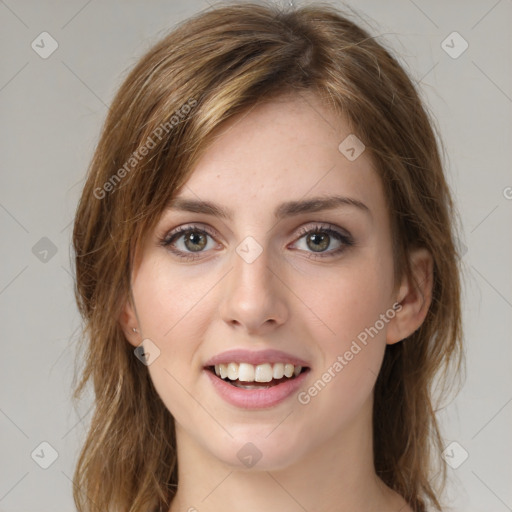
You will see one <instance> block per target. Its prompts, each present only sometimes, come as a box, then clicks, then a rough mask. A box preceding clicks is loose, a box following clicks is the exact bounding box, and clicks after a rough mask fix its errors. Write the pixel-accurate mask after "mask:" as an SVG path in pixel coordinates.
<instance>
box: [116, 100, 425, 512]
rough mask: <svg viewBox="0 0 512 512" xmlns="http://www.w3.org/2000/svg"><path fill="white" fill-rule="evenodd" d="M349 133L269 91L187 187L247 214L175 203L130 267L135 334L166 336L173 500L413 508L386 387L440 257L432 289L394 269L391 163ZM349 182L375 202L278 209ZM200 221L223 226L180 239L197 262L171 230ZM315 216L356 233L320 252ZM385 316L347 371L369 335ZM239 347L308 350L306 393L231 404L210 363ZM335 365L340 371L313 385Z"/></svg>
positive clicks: (184, 193)
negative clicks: (384, 438) (357, 150)
mask: <svg viewBox="0 0 512 512" xmlns="http://www.w3.org/2000/svg"><path fill="white" fill-rule="evenodd" d="M305 99H307V101H305ZM350 133H351V130H350V128H349V126H348V124H347V123H346V122H344V121H343V120H340V119H337V118H335V117H334V115H333V114H332V112H331V111H330V110H329V109H327V108H325V107H324V106H323V105H322V104H321V103H320V102H319V101H318V100H317V99H316V98H315V97H314V96H311V95H310V96H302V97H299V96H292V97H283V98H281V99H279V100H278V101H272V102H267V103H262V104H260V105H258V106H256V107H255V108H254V109H252V110H251V111H250V112H248V113H246V114H244V115H240V116H238V117H236V118H234V119H231V120H230V121H229V122H228V123H227V124H226V125H225V126H223V127H222V129H221V130H220V131H219V134H218V135H219V136H218V138H217V139H216V141H215V142H214V144H213V145H212V146H211V147H210V148H208V150H207V152H206V153H205V155H204V157H203V158H202V159H201V161H200V162H199V163H198V165H197V167H196V168H195V170H194V173H193V174H192V176H191V178H190V179H189V181H188V182H187V183H186V185H185V186H184V187H183V188H182V189H181V190H180V191H179V192H178V194H177V195H178V196H179V197H181V198H187V199H192V200H202V201H211V202H214V203H216V204H218V205H220V206H222V207H223V208H226V209H229V210H232V211H233V218H232V219H226V218H220V217H216V216H213V215H210V214H207V213H192V212H185V211H178V210H168V211H166V212H164V214H163V215H162V217H161V219H160V221H159V223H158V225H157V226H156V228H155V230H154V232H153V233H151V234H150V236H148V239H147V241H146V244H145V246H144V247H143V249H142V253H141V259H140V264H139V265H138V266H137V268H136V269H134V273H133V276H132V288H133V299H134V303H131V301H130V302H129V303H127V304H126V307H125V309H124V312H123V314H122V317H121V318H120V322H121V325H122V326H123V328H124V332H125V334H126V337H127V339H128V340H129V341H130V343H132V344H133V345H134V346H138V345H139V344H140V343H141V341H142V340H143V339H150V340H152V342H153V343H154V344H155V345H156V346H157V347H158V349H159V350H160V355H159V357H158V359H156V360H155V362H154V363H153V364H151V365H150V366H148V370H149V372H150V376H151V378H152V380H153V382H154V384H155V387H156V389H157V391H158V393H159V395H160V397H161V398H162V400H163V402H164V403H165V405H166V407H167V408H168V409H169V411H170V412H171V413H172V414H173V416H174V418H175V420H176V436H177V445H178V462H179V464H178V468H179V485H178V491H177V495H176V497H175V499H174V500H173V502H172V505H171V507H170V511H169V512H186V511H189V512H192V511H193V510H197V511H199V512H209V511H220V510H225V509H226V507H227V506H228V504H229V509H230V510H243V511H244V512H260V511H262V510H267V511H276V512H277V511H279V512H285V511H289V512H301V511H304V510H307V511H311V512H331V511H332V512H334V511H336V512H349V511H350V512H354V511H360V512H399V511H400V512H412V510H411V508H410V507H409V506H408V505H407V504H406V503H405V501H404V500H403V498H402V497H400V496H399V495H398V494H396V493H395V492H393V491H392V490H391V489H389V488H388V487H387V486H385V485H384V484H383V482H382V481H381V480H380V479H379V478H378V477H377V475H376V473H375V468H374V466H373V446H372V404H373V386H374V384H375V380H376V378H377V375H378V372H379V369H380V366H381V364H382V358H383V356H384V350H385V347H386V345H387V344H392V343H399V342H402V340H404V338H406V337H407V336H408V335H409V334H411V333H412V332H414V331H415V330H416V329H417V328H418V327H419V326H420V325H421V323H422V322H423V320H424V318H425V315H426V312H427V310H428V306H429V304H430V300H431V286H432V282H431V275H432V274H431V268H432V258H431V256H430V254H428V253H427V252H426V251H423V250H418V251H416V252H414V253H411V255H410V257H411V261H412V262H413V268H414V271H415V277H416V281H417V282H418V283H420V286H421V288H418V287H417V286H416V285H414V283H413V282H409V281H408V280H407V279H403V280H402V281H401V282H398V283H395V276H394V273H393V255H392V247H391V231H390V219H389V212H388V205H387V204H386V200H385V197H384V194H383V189H382V184H381V182H380V178H379V176H378V174H377V172H376V171H375V170H374V169H373V167H372V162H371V160H370V158H369V155H368V154H367V152H363V153H362V154H361V155H360V156H359V157H358V158H357V159H355V160H354V161H350V160H349V159H347V158H346V157H345V156H344V155H343V154H342V153H341V152H340V151H339V150H338V145H339V144H340V142H341V141H342V140H344V139H345V138H346V137H347V136H348V135H349V134H350ZM335 194H336V195H339V196H345V197H349V198H352V199H355V200H357V201H359V202H361V203H363V204H364V205H365V206H366V208H364V207H357V206H353V205H348V204H345V205H338V206H336V207H335V208H331V209H327V210H321V211H316V212H311V211H310V212H302V213H300V214H297V215H293V216H289V217H286V218H283V219H281V220H276V219H275V218H274V210H275V209H276V208H277V207H278V206H279V205H280V204H281V203H283V202H285V201H292V200H294V201H304V200H307V199H311V198H313V197H327V196H332V195H335ZM190 225H193V227H194V226H197V228H199V229H205V228H208V230H209V234H208V235H207V236H206V237H205V238H203V239H202V241H204V242H205V244H204V248H201V250H198V251H192V250H191V249H190V247H191V244H190V241H188V240H187V241H188V242H189V243H188V245H187V244H186V243H185V236H183V235H181V236H180V235H178V236H179V238H176V239H174V242H173V244H174V245H173V247H174V248H175V249H176V250H178V251H181V252H182V255H185V257H193V258H195V259H193V260H191V261H187V260H186V259H180V257H179V256H178V255H177V254H175V253H173V252H172V251H171V250H170V248H169V247H168V246H167V247H164V246H162V245H161V244H160V240H161V239H164V238H166V237H167V239H169V234H170V233H171V234H172V233H174V231H175V229H176V228H177V227H179V226H183V227H187V228H188V227H190ZM316 226H319V227H320V229H322V228H325V227H330V228H332V229H334V230H337V231H339V232H341V233H342V234H343V235H345V236H346V235H347V234H349V235H350V238H351V239H352V241H353V244H352V245H349V244H346V243H345V242H340V240H338V239H337V238H336V237H335V236H334V235H332V234H331V235H329V234H327V235H326V234H325V232H322V234H323V235H324V238H323V240H324V241H327V242H329V243H328V244H327V243H326V244H325V246H322V248H325V250H324V249H322V251H317V250H316V248H315V245H314V244H313V243H311V242H312V238H311V235H307V234H304V233H305V230H304V228H306V230H310V229H313V228H315V227H316ZM197 228H196V229H197ZM248 236H250V237H252V238H253V239H254V240H255V241H256V242H257V244H258V245H259V247H260V248H261V254H260V255H259V256H258V257H257V258H256V259H255V260H254V261H252V262H251V263H248V262H247V261H246V260H244V259H243V258H242V257H241V256H240V255H239V253H237V251H236V249H237V247H238V246H239V245H240V244H241V243H242V241H244V240H245V239H246V237H248ZM199 239H200V238H198V235H197V232H196V238H195V243H196V244H197V240H199ZM317 240H318V238H317V239H315V241H317ZM345 240H346V238H345ZM206 242H207V243H206ZM194 247H196V246H194ZM340 247H341V248H342V249H341V250H340V251H338V252H335V251H336V250H337V249H339V248H340ZM191 255H192V256H191ZM394 304H395V305H396V304H399V308H398V309H393V305H394ZM381 315H384V317H385V321H381V322H380V323H379V324H377V323H376V322H377V321H378V320H379V318H381V319H382V318H383V317H382V316H381ZM380 324H383V326H382V328H379V329H378V333H377V334H376V335H374V336H373V337H371V338H368V342H367V344H365V345H364V346H363V345H362V344H361V343H359V345H361V346H360V351H358V352H357V353H356V354H355V355H353V357H350V356H348V357H347V358H345V359H344V361H345V362H346V364H344V365H342V366H343V368H342V370H340V371H335V370H334V369H333V368H334V363H335V362H336V361H337V358H338V356H340V355H342V356H343V355H344V354H346V353H347V351H349V352H350V351H351V347H353V345H352V343H353V341H354V340H357V339H358V338H357V336H358V335H359V334H360V333H361V332H364V330H365V328H368V327H370V326H375V325H379V327H380ZM133 327H137V329H138V331H139V332H138V333H134V332H133V331H132V328H133ZM404 342H406V341H404ZM233 348H243V349H248V350H252V351H259V350H264V349H268V348H272V349H277V350H281V351H284V352H287V353H288V354H292V355H294V356H296V357H299V358H301V359H303V360H305V361H307V362H308V366H309V368H310V372H309V374H308V375H307V378H306V380H305V381H304V384H303V386H302V388H301V390H300V391H302V392H303V395H301V396H302V398H303V400H302V401H301V400H299V396H298V394H297V393H295V394H294V395H293V396H290V397H289V398H287V399H286V400H284V401H282V402H280V403H279V404H277V405H275V406H272V407H268V408H263V409H258V410H247V409H242V408H239V407H236V406H234V405H232V404H229V403H227V402H226V401H225V400H224V399H223V398H222V397H221V396H219V394H218V393H217V391H216V390H215V389H214V387H213V386H212V384H211V379H210V378H208V377H207V375H206V374H205V372H206V370H205V369H204V365H205V362H206V361H207V360H208V359H209V358H211V357H213V356H215V355H216V354H219V353H221V352H224V351H226V350H228V349H233ZM353 352H355V350H353ZM343 357H344V356H343ZM349 358H350V359H349ZM329 368H330V369H331V370H330V371H331V377H332V378H331V379H330V380H329V382H328V384H326V385H325V387H323V388H322V389H321V391H319V392H317V393H316V394H313V395H312V394H311V393H309V392H308V390H309V389H310V388H311V386H313V384H314V383H315V382H316V381H318V380H319V379H322V375H323V374H324V373H325V372H327V371H328V370H329ZM338 368H339V366H338ZM308 397H309V401H308ZM392 434H393V433H392V432H390V436H391V435H392ZM248 443H251V446H254V447H256V450H257V451H256V450H255V451H254V455H255V457H256V454H259V455H258V457H259V459H258V461H257V463H255V464H254V465H253V466H251V467H248V466H247V464H246V463H244V461H243V460H241V458H240V457H239V456H238V454H239V451H240V450H241V448H243V447H244V446H247V445H248ZM251 449H252V448H251Z"/></svg>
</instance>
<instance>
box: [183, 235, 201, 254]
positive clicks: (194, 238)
mask: <svg viewBox="0 0 512 512" xmlns="http://www.w3.org/2000/svg"><path fill="white" fill-rule="evenodd" d="M188 242H191V243H192V244H194V245H195V244H200V247H199V248H198V247H194V245H192V246H190V245H189V243H188ZM201 242H202V244H201ZM185 245H186V246H187V248H188V249H189V250H191V251H195V252H197V251H200V250H201V249H203V248H204V247H205V245H206V244H205V236H204V235H203V234H202V233H190V234H189V235H188V237H187V238H186V242H185Z"/></svg>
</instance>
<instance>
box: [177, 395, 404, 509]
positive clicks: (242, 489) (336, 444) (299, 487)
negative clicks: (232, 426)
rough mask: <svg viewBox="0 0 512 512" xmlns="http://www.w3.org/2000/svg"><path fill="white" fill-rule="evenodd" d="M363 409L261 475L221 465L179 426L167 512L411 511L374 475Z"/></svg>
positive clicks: (367, 413) (368, 415)
mask: <svg viewBox="0 0 512 512" xmlns="http://www.w3.org/2000/svg"><path fill="white" fill-rule="evenodd" d="M363 409H364V410H362V411H361V414H360V416H359V418H358V419H357V420H356V421H355V422H354V423H353V424H352V425H350V426H348V427H347V428H346V429H345V430H343V431H342V432H339V433H337V434H336V435H335V436H334V437H331V438H325V439H324V440H323V442H322V444H321V445H319V446H317V447H315V448H314V449H312V450H310V451H309V452H306V453H305V454H304V455H303V456H302V457H300V458H299V459H297V460H295V461H294V462H293V463H291V464H287V465H286V466H285V467H280V468H268V469H259V470H258V464H256V465H255V466H254V467H252V468H251V469H247V468H244V469H240V467H234V466H231V465H228V464H225V463H224V462H223V461H220V460H219V459H218V458H216V457H214V456H212V454H210V453H209V452H207V451H205V450H204V449H203V448H202V447H201V446H199V445H198V444H197V443H196V442H195V441H194V439H192V438H191V437H190V436H189V435H188V434H187V432H186V431H184V430H183V429H181V428H180V427H179V426H178V425H177V426H176V439H177V445H178V461H179V464H178V473H179V485H178V492H177V494H176V496H175V498H174V500H173V502H172V505H171V508H170V511H169V512H219V511H225V510H226V509H229V510H244V512H261V510H267V511H269V512H274V511H275V512H278V511H279V512H287V511H290V512H292V511H303V510H307V511H310V510H311V511H313V510H314V511H315V512H334V511H336V512H349V511H350V512H354V510H357V511H359V512H370V511H372V512H373V511H379V512H386V511H388V510H390V511H391V510H398V509H400V507H403V508H402V509H401V510H402V511H403V512H406V511H409V510H410V509H409V508H408V507H407V505H406V504H405V502H404V501H403V500H402V499H401V498H400V497H399V496H398V495H397V494H396V493H394V492H393V491H391V490H390V489H389V488H388V487H387V486H385V485H384V483H383V482H382V481H381V480H380V479H379V478H378V477H377V475H376V473H375V470H374V464H373V443H372V427H371V425H372V422H371V402H370V403H369V405H365V406H364V408H363Z"/></svg>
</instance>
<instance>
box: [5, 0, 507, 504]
mask: <svg viewBox="0 0 512 512" xmlns="http://www.w3.org/2000/svg"><path fill="white" fill-rule="evenodd" d="M213 3H214V2H213V0H211V4H213ZM332 3H334V4H335V5H340V6H342V4H341V3H337V2H332ZM209 4H210V2H207V1H204V0H195V1H189V2H186V3H185V2H178V1H171V0H166V1H162V0H160V1H153V2H148V3H143V2H142V1H141V0H137V1H135V0H132V1H125V2H121V1H103V2H100V1H98V0H92V1H89V2H87V1H83V0H80V1H67V2H64V1H61V2H57V1H48V0H46V1H38V2H36V1H21V0H17V1H15V0H8V1H5V2H4V1H0V38H1V68H0V109H1V110H0V111H1V124H0V126H1V128H0V129H1V133H0V140H2V153H1V184H0V185H1V186H0V225H1V230H2V244H1V266H0V308H1V309H0V310H1V332H2V342H1V343H2V358H1V373H0V375H1V377H0V378H1V385H0V430H1V441H0V450H1V451H0V461H1V469H0V512H1V511H3V512H7V511H9V512H17V511H24V512H26V511H46V510H48V511H49V510H52V511H54V512H57V511H65V510H74V505H73V502H72V498H71V489H72V485H71V481H70V479H71V477H72V474H73V469H74V464H75V462H76V457H77V454H78V450H79V447H80V444H81V442H82V441H83V439H84V435H85V431H86V428H87V426H88V421H89V419H90V416H91V415H90V404H91V401H90V395H89V397H88V398H86V399H85V400H84V402H83V404H82V405H81V406H80V408H79V410H75V409H74V408H73V406H72V404H71V401H70V394H71V385H72V378H73V365H74V354H75V348H76V336H77V329H78V327H79V326H80V318H79V316H78V313H77V311H76V309H75V305H74V297H73V284H72V273H71V272H72V271H71V268H72V266H71V264H70V237H71V229H72V219H73V215H74V211H75V207H76V203H77V199H78V197H79V194H80V189H81V186H82V184H83V179H84V176H85V172H86V168H87V165H88V163H89V160H90V158H91V156H92V152H93V149H94V147H95V144H96V142H97V139H98V137H99V130H100V127H101V124H102V121H103V119H104V117H105V115H106V112H107V105H108V104H109V103H110V101H111V100H112V97H113V94H114V93H115V91H116V89H117V87H118V86H119V85H120V84H121V81H122V77H123V76H124V75H123V74H124V73H125V71H126V70H127V69H129V68H130V67H131V66H132V65H133V64H134V63H135V62H136V60H137V58H138V57H139V56H140V55H141V54H142V53H143V52H144V51H145V50H146V49H147V48H149V47H150V46H151V45H152V44H153V43H155V42H156V41H157V40H158V39H159V38H160V37H162V36H163V35H164V34H165V33H166V32H167V31H168V30H170V29H171V28H172V27H173V26H174V25H175V24H176V23H177V22H178V21H181V20H182V19H184V18H186V17H188V16H189V15H191V14H193V13H196V12H198V11H200V10H203V9H206V8H208V7H209ZM348 5H349V6H350V7H353V8H355V9H357V11H358V12H359V13H360V14H361V15H363V16H364V17H365V18H366V19H367V20H368V22H369V23H370V25H371V28H370V29H371V30H372V32H373V33H374V34H375V33H379V34H382V35H383V37H384V40H385V41H387V43H388V45H390V46H391V47H392V48H394V49H395V51H396V52H397V53H398V54H400V55H401V59H402V61H403V62H404V64H405V65H406V66H407V68H408V70H409V72H410V73H411V74H412V76H413V77H414V78H415V80H417V81H418V82H419V83H420V85H421V89H422V92H423V95H424V97H425V100H426V101H427V103H428V105H429V107H430V109H431V110H432V111H433V113H434V114H435V116H436V118H437V121H438V124H439V127H440V130H441V134H442V137H443V140H444V142H445V145H446V149H447V153H448V162H447V172H448V173H449V181H450V184H451V186H452V188H453V191H454V194H455V197H456V200H457V205H458V208H459V210H460V213H461V217H462V220H463V232H462V233H461V237H460V242H461V244H463V247H466V248H467V252H465V254H464V256H463V260H462V261H463V264H464V267H465V273H466V277H465V281H466V285H465V296H464V322H465V329H466V347H467V358H468V376H467V380H466V384H465V386H464V388H463V389H462V391H461V393H460V394H459V396H458V398H457V399H456V400H454V401H453V402H452V403H451V404H450V405H449V406H448V407H447V408H446V409H445V410H444V411H443V412H442V413H440V419H441V421H442V426H443V429H444V434H445V440H446V443H445V445H446V446H448V445H450V443H452V442H456V443H458V444H456V445H451V447H450V448H449V449H448V452H447V457H449V458H450V463H451V464H452V465H453V466H456V465H457V464H460V465H459V467H458V468H457V469H452V468H451V467H449V468H448V470H449V476H450V487H449V496H451V498H452V499H453V502H452V505H453V510H457V511H464V512H471V511H482V512H483V511H485V512H491V511H496V512H505V511H507V510H512V487H511V486H510V482H511V477H512V474H511V473H512V471H511V464H510V458H511V455H512V438H511V436H510V431H511V424H512V404H511V401H512V386H511V380H512V378H511V375H512V371H511V370H512V368H511V363H512V357H511V352H512V344H511V343H510V335H509V333H510V331H511V328H512V315H511V308H512V287H511V274H510V272H509V268H510V261H511V254H512V240H511V237H510V224H511V223H510V221H511V217H512V199H511V198H512V188H510V187H512V175H511V173H510V152H511V150H510V144H511V126H512V121H511V120H512V116H511V112H512V69H511V67H512V66H511V64H512V59H511V49H512V41H511V33H512V32H511V29H510V27H511V26H512V2H511V0H500V1H496V0H485V1H484V0H482V1H478V2H477V1H471V2H468V1H452V2H446V1H441V0H436V1H430V2H427V1H420V0H415V1H413V0H393V1H387V2H379V1H377V0H364V1H360V2H355V1H354V2H349V3H348ZM44 31H46V32H48V33H49V34H51V36H52V37H53V38H54V39H55V40H56V41H57V43H58V49H57V50H56V51H55V52H54V53H53V54H52V55H51V56H49V57H48V58H46V59H43V58H41V57H40V56H39V55H38V53H36V52H35V51H34V50H33V49H32V47H31V43H32V41H34V40H35V41H36V43H37V41H40V38H39V37H38V36H39V34H41V33H42V32H44ZM453 31H457V32H458V33H459V34H460V35H461V36H462V37H463V38H464V40H466V41H467V43H468V44H469V47H468V49H467V50H466V51H465V52H464V53H462V54H461V55H460V56H458V57H457V58H452V57H451V56H450V55H448V54H447V53H446V51H445V50H444V49H443V47H442V46H441V43H442V42H443V41H444V40H445V39H446V37H447V36H448V35H449V34H451V33H452V32H453ZM452 40H453V37H452V39H450V38H449V39H448V40H447V43H445V44H449V45H450V46H453V47H454V48H453V49H452V52H453V51H457V50H460V49H461V48H462V46H461V44H462V40H460V39H455V40H453V42H452ZM39 44H41V43H39ZM45 48H46V49H48V48H49V44H48V40H46V44H45ZM44 237H46V238H47V239H49V241H51V242H49V241H48V240H46V238H44ZM42 238H44V239H43V240H42V241H41V239H42ZM52 249H53V252H54V251H55V250H56V251H57V252H56V253H55V254H53V252H52ZM45 250H46V251H48V252H47V253H45V252H44V251H45ZM44 441H45V442H47V443H49V444H50V445H51V446H52V447H53V449H55V450H56V452H57V454H58V457H57V459H56V460H55V461H54V462H53V464H51V465H50V466H49V467H48V468H47V469H42V468H41V467H40V464H44V463H45V462H46V463H49V462H51V456H52V453H51V449H49V448H48V447H47V446H46V445H43V446H42V447H40V443H41V442H44ZM34 450H35V451H34ZM465 452H467V453H468V454H469V456H468V458H467V460H464V456H465ZM31 454H33V455H32V456H31ZM447 460H448V458H447Z"/></svg>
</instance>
